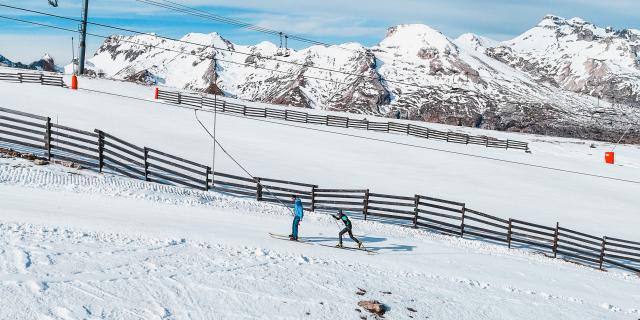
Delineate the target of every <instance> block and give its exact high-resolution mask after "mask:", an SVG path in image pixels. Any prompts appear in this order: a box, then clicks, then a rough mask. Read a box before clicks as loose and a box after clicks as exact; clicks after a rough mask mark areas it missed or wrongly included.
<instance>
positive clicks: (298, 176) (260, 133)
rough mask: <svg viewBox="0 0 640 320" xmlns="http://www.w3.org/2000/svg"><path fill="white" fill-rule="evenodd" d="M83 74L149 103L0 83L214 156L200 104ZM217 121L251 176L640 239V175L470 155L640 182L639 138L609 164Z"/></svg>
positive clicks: (21, 101) (147, 139) (12, 92)
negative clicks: (462, 206) (442, 203)
mask: <svg viewBox="0 0 640 320" xmlns="http://www.w3.org/2000/svg"><path fill="white" fill-rule="evenodd" d="M80 82H81V84H80V86H81V88H86V89H90V88H93V89H96V90H101V91H104V92H110V93H115V94H119V95H127V96H134V97H139V98H142V99H144V100H135V99H128V98H123V97H121V96H114V95H108V94H103V93H97V92H91V91H83V90H80V91H77V92H75V91H73V90H66V89H61V88H56V87H43V86H40V85H25V84H23V85H20V84H14V83H0V95H2V96H3V97H4V99H3V103H2V106H3V107H9V108H14V109H18V110H23V111H26V112H32V113H36V114H40V115H48V116H50V117H51V118H52V121H54V122H58V123H60V124H62V125H67V126H71V127H75V128H78V129H84V130H89V131H92V130H93V129H95V128H98V129H101V130H103V131H105V132H107V133H110V134H112V135H115V136H116V137H119V138H122V139H125V140H127V141H129V142H132V143H134V144H137V145H139V146H148V147H152V148H155V149H159V150H162V151H165V152H169V153H172V154H175V155H177V156H181V157H183V158H186V159H190V160H193V161H197V162H199V163H202V164H207V165H208V164H211V163H212V149H213V145H212V139H211V138H210V137H209V136H208V135H207V133H206V132H205V131H204V130H203V129H202V128H201V127H200V125H199V124H198V122H197V121H196V118H195V115H194V112H193V110H190V109H185V108H179V107H177V106H173V105H166V104H160V103H156V102H154V101H152V97H153V88H152V87H146V86H140V85H134V84H129V83H122V82H115V81H107V80H87V79H81V81H80ZM258 106H264V105H258ZM316 112H319V113H320V112H321V111H316ZM198 116H199V118H200V119H201V120H202V121H203V122H204V123H205V125H206V126H207V127H208V128H209V131H213V130H212V129H213V115H212V114H210V113H206V112H199V114H198ZM368 119H370V120H375V118H373V117H368ZM378 120H380V121H382V120H381V119H378ZM384 121H387V119H385V120H384ZM217 124H218V126H217V129H216V132H217V135H218V139H219V140H220V142H221V143H222V145H223V146H224V147H225V148H226V149H227V150H228V151H229V152H230V153H231V154H232V155H234V156H235V157H236V158H237V159H238V160H239V161H240V162H241V163H242V164H243V165H244V166H245V167H246V168H247V169H248V170H249V171H250V172H251V173H252V174H253V175H254V176H258V177H267V178H275V179H282V180H288V181H298V182H305V183H313V184H316V185H319V186H321V187H324V188H355V189H363V188H364V189H366V188H369V189H370V190H371V191H372V192H377V193H387V194H393V195H403V196H413V195H415V194H421V195H426V196H431V197H437V198H441V199H447V200H453V201H458V202H464V203H466V205H467V207H468V208H472V209H475V210H479V211H482V212H486V213H489V214H492V215H495V216H498V217H503V218H509V217H510V218H516V219H522V220H525V221H530V222H534V223H540V224H543V225H547V226H554V225H555V223H556V222H560V224H561V225H563V226H565V227H567V228H571V229H576V230H580V231H583V232H586V233H590V234H594V235H597V236H602V235H607V236H611V237H617V238H623V239H629V240H639V239H638V234H637V230H636V228H635V226H636V225H638V224H639V223H640V216H639V215H638V214H637V212H638V211H637V205H638V198H637V195H638V191H640V188H639V185H638V183H629V182H622V181H615V180H609V179H603V178H595V177H591V176H584V175H578V174H573V173H567V172H562V171H553V170H547V169H543V168H537V167H530V166H523V165H517V164H513V163H508V162H502V161H496V160H490V159H483V158H477V157H473V156H479V157H491V158H495V159H500V160H508V161H516V162H521V163H526V164H531V165H536V166H546V167H553V168H559V169H563V170H571V171H578V172H584V173H589V174H594V175H601V176H607V177H614V178H620V179H625V180H630V181H640V170H639V168H640V147H638V146H633V145H629V146H625V145H622V146H618V147H616V149H615V151H616V163H617V164H616V165H613V166H611V165H605V164H604V152H605V151H610V150H611V149H612V148H613V146H612V145H610V144H606V143H597V142H596V143H593V144H594V148H591V147H590V146H591V144H592V142H590V141H583V140H573V139H561V138H552V137H540V136H534V135H522V134H515V133H507V132H497V131H487V130H477V129H471V128H462V127H450V126H444V125H435V124H429V126H430V127H431V128H434V129H441V130H445V131H446V130H455V131H459V132H466V133H470V134H473V135H488V136H493V137H496V138H500V139H513V140H520V141H526V142H529V143H530V148H531V149H532V152H533V153H532V154H527V153H525V152H522V151H514V150H498V149H490V148H485V147H482V146H467V145H457V144H452V143H446V142H442V141H434V140H426V139H421V138H416V137H410V136H405V135H395V134H387V133H376V132H368V131H359V130H355V129H339V128H327V127H324V126H317V125H304V124H300V126H301V127H307V128H310V129H322V130H328V131H332V132H335V133H347V134H352V135H358V136H361V137H364V138H373V139H381V140H386V141H387V142H383V141H378V140H368V139H363V138H359V137H353V136H344V135H339V134H335V133H331V132H324V131H322V132H319V131H313V130H307V129H304V128H300V127H290V126H286V125H283V124H282V123H281V122H278V121H271V122H263V121H257V120H255V119H254V120H251V119H247V118H241V117H232V116H228V115H223V114H219V115H218V119H217ZM286 124H291V123H286ZM404 144H411V145H412V146H407V145H404ZM421 147H426V148H435V149H439V150H431V149H423V148H421ZM449 152H454V153H449ZM455 152H457V153H465V154H468V155H461V154H456V153H455ZM216 170H217V171H220V172H226V173H231V174H238V175H244V173H243V172H242V171H241V170H240V169H238V167H237V166H236V165H235V164H234V163H233V162H232V161H231V160H229V158H228V157H226V156H224V155H223V154H222V153H221V152H218V157H217V160H216Z"/></svg>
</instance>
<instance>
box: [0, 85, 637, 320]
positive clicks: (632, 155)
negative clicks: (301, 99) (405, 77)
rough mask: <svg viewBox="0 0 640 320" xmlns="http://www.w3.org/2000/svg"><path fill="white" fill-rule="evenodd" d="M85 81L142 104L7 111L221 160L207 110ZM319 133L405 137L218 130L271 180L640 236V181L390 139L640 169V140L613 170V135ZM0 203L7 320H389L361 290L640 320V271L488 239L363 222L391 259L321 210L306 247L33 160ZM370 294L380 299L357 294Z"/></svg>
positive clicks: (18, 163) (252, 205) (21, 101)
mask: <svg viewBox="0 0 640 320" xmlns="http://www.w3.org/2000/svg"><path fill="white" fill-rule="evenodd" d="M82 86H84V87H85V88H91V89H94V90H100V91H105V92H111V93H115V94H122V95H128V96H135V97H138V98H143V99H145V100H134V99H128V98H123V97H117V96H114V95H108V94H104V93H97V92H90V91H82V90H81V91H78V92H74V91H71V90H67V89H61V88H55V87H43V86H40V85H28V84H12V83H4V82H0V95H1V96H2V97H3V100H2V103H0V106H2V107H7V108H12V109H18V110H22V111H26V112H31V113H36V114H41V115H48V116H51V117H52V119H53V121H54V122H59V123H60V124H62V125H67V126H72V127H76V128H79V129H85V130H92V129H93V128H100V129H102V130H104V131H106V132H108V133H111V134H113V135H115V136H117V137H120V138H123V139H126V140H127V141H131V142H134V143H136V144H138V145H141V146H142V145H146V146H149V147H155V148H158V149H160V150H163V151H168V152H171V153H173V154H176V155H181V156H183V157H185V158H188V159H192V160H196V161H199V162H201V163H203V164H206V163H210V162H211V146H212V143H211V139H210V138H209V137H208V136H207V135H206V133H205V132H204V131H203V130H202V128H200V127H199V126H198V124H197V122H196V120H195V118H194V113H193V111H192V110H188V109H183V108H177V107H175V106H168V105H164V104H160V103H157V102H154V101H151V99H150V98H151V97H152V88H150V87H144V86H138V85H134V84H127V83H120V82H113V81H104V80H86V79H81V87H82ZM199 116H200V118H201V119H203V120H204V121H205V122H206V124H208V125H211V124H212V122H213V121H212V117H211V115H208V114H206V113H199ZM429 125H430V126H431V127H432V128H434V129H440V130H442V129H443V128H444V129H446V128H451V127H446V126H441V125H433V124H429ZM309 127H310V128H321V129H325V130H330V131H334V132H338V133H350V134H356V135H359V136H362V137H367V138H376V139H383V140H387V141H389V142H381V141H372V140H365V139H361V138H357V137H346V136H341V135H336V134H332V133H327V132H318V131H310V130H305V129H300V128H294V127H289V126H283V125H281V124H279V123H278V122H277V121H275V122H270V123H266V122H259V121H255V120H250V119H244V118H238V117H231V116H225V115H219V116H218V127H217V133H218V136H219V138H220V140H221V142H222V144H223V145H224V146H225V147H226V148H227V149H228V150H229V151H230V152H231V153H232V154H234V155H235V156H237V158H238V159H239V160H240V161H241V162H242V163H243V164H244V165H245V166H246V167H247V168H248V169H249V170H250V171H252V173H253V174H254V175H257V176H264V177H272V178H281V179H286V180H293V181H300V182H309V183H311V182H312V183H316V184H319V185H321V186H323V187H339V188H362V187H370V188H371V189H372V190H375V191H376V192H384V193H391V194H398V195H413V194H415V193H421V194H424V195H430V196H435V197H440V198H444V199H449V200H456V201H462V202H466V203H467V206H468V207H470V208H473V209H477V210H481V211H485V212H487V213H490V214H493V215H496V216H500V217H513V218H522V219H524V220H527V221H531V222H539V223H542V224H545V225H553V224H555V222H556V221H560V223H561V224H562V225H565V226H566V227H569V228H573V229H578V230H580V231H585V232H589V233H593V234H596V235H605V234H606V235H609V236H617V237H620V238H626V239H629V240H636V241H638V240H640V239H639V238H638V233H637V226H638V225H639V223H640V217H639V216H638V214H637V212H638V210H637V206H638V204H639V201H638V198H637V195H638V191H640V188H639V187H638V184H634V183H630V182H621V181H615V180H608V179H601V178H594V177H587V176H581V175H576V174H569V173H562V172H558V171H548V170H543V169H539V168H533V167H526V166H520V165H515V164H509V163H505V162H497V161H492V160H484V159H479V158H472V157H468V156H463V155H456V154H451V153H445V152H441V151H435V150H430V149H422V148H418V147H410V146H407V145H398V144H392V143H390V142H400V143H405V144H412V145H416V146H424V147H429V148H437V149H441V150H447V151H453V152H463V153H468V154H471V155H479V156H489V157H494V158H499V159H505V160H511V161H518V162H524V163H530V164H536V165H545V166H551V167H557V168H562V169H568V170H575V171H583V172H588V173H592V174H596V175H603V176H610V177H616V178H621V179H626V180H635V181H637V180H640V172H639V167H640V149H639V148H638V147H637V146H619V147H617V148H616V156H617V165H615V166H606V165H604V164H603V163H602V162H603V159H602V158H603V153H604V151H609V149H610V148H611V146H610V145H607V144H603V143H596V146H597V147H596V148H590V147H589V145H590V144H591V142H588V141H579V140H571V139H560V138H549V137H539V136H530V135H521V134H514V133H504V132H494V131H485V130H476V129H471V128H457V127H454V128H452V129H454V130H456V131H462V132H468V133H470V134H487V135H491V136H494V137H497V138H507V137H508V138H511V139H515V140H523V141H527V142H530V144H531V149H532V151H533V153H532V154H526V153H524V152H518V151H513V150H508V151H507V150H496V149H486V148H484V147H479V146H464V145H454V144H448V143H445V142H438V141H431V140H424V139H418V138H415V137H408V136H402V135H390V134H386V133H373V132H366V131H355V130H353V129H337V128H330V129H329V128H326V127H316V126H309ZM218 160H219V161H218V162H217V163H216V170H219V171H223V172H229V173H236V174H239V173H240V171H239V170H238V169H237V168H236V167H235V166H234V165H233V164H232V163H231V162H230V161H229V160H228V159H226V158H224V156H223V155H222V154H221V153H219V156H218ZM0 201H1V207H0V283H1V284H0V300H1V301H2V304H3V306H4V307H3V308H0V319H360V317H361V316H364V317H366V318H368V319H374V317H372V316H370V315H369V314H366V312H365V311H363V310H361V311H360V312H359V311H356V308H358V306H357V302H358V301H359V300H363V299H377V300H380V301H381V302H383V303H385V304H386V305H387V306H388V307H389V308H390V310H389V311H388V313H387V314H386V315H385V317H386V318H387V319H515V318H517V319H634V320H635V319H638V318H640V278H639V277H638V276H637V275H634V274H631V273H628V272H623V271H620V270H618V269H611V270H609V271H608V272H600V271H597V270H593V269H591V268H588V267H583V266H579V265H576V264H574V263H569V262H565V261H562V260H560V259H551V258H548V257H545V256H544V255H541V254H536V253H533V252H530V251H526V250H522V249H512V250H509V249H507V248H506V247H504V246H499V245H494V244H491V243H488V242H482V241H474V240H466V239H460V238H455V237H447V236H442V235H437V234H433V233H429V232H425V231H420V230H414V229H407V228H403V227H400V226H393V225H382V224H379V223H376V222H371V221H368V222H365V221H355V234H356V235H357V236H361V237H362V239H363V240H364V241H365V243H367V245H368V246H369V247H370V248H371V249H372V250H374V251H375V252H376V253H377V254H367V253H365V252H359V251H355V252H354V251H347V250H338V249H334V248H328V247H324V246H320V245H318V244H327V245H332V244H335V243H336V242H337V239H336V236H337V232H338V231H339V228H338V226H337V225H336V223H335V222H334V221H333V220H332V219H330V218H329V217H327V216H325V215H322V214H314V213H308V214H307V216H306V217H305V220H304V221H303V223H302V225H301V230H302V231H301V236H302V237H303V238H304V239H306V240H309V241H311V242H312V244H297V243H291V242H288V241H282V240H277V239H273V238H271V237H269V235H268V233H269V232H275V233H280V234H288V233H289V228H290V223H291V218H290V216H289V212H288V210H287V209H284V208H281V207H277V206H273V205H269V204H266V203H262V202H255V201H252V200H250V199H241V198H233V197H227V196H223V195H219V194H216V193H212V192H202V191H194V190H188V189H182V188H176V187H171V186H163V185H157V184H152V183H146V182H143V181H137V180H130V179H126V178H122V177H117V176H110V175H101V174H96V173H92V172H88V171H85V170H79V171H78V170H75V169H67V168H62V167H59V166H55V165H52V166H44V167H40V166H34V165H33V164H32V163H30V162H28V161H25V160H20V159H0ZM346 244H352V243H351V242H350V241H347V242H346ZM359 288H362V289H365V290H366V291H367V292H366V293H365V294H364V295H363V296H359V295H356V294H355V293H356V292H357V291H358V290H359ZM408 308H411V309H412V310H416V312H413V311H410V310H409V309H408Z"/></svg>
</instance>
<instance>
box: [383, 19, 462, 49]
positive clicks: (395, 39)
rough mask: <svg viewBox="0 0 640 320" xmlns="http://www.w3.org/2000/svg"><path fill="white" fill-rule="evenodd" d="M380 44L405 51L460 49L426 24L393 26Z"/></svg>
mask: <svg viewBox="0 0 640 320" xmlns="http://www.w3.org/2000/svg"><path fill="white" fill-rule="evenodd" d="M379 46H380V47H382V48H388V49H396V50H397V49H401V50H402V51H403V52H405V53H418V52H420V51H424V50H425V49H434V50H435V51H437V52H446V53H449V52H456V53H457V51H458V50H457V47H456V45H455V44H453V42H451V40H449V38H447V36H445V35H444V34H442V32H440V31H438V30H435V29H433V28H431V27H429V26H427V25H424V24H401V25H397V26H395V27H391V28H389V29H388V30H387V36H386V37H385V38H384V40H382V42H380V44H379Z"/></svg>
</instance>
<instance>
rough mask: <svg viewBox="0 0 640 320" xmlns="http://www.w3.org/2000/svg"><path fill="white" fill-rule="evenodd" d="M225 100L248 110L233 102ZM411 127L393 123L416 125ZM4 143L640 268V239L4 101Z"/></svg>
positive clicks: (155, 178)
mask: <svg viewBox="0 0 640 320" xmlns="http://www.w3.org/2000/svg"><path fill="white" fill-rule="evenodd" d="M217 107H218V108H225V109H227V108H231V109H232V110H234V112H247V110H246V109H243V108H242V107H238V106H235V105H231V106H230V105H229V104H226V103H225V102H221V103H220V104H219V105H217ZM278 111H282V110H278ZM248 112H254V111H248ZM264 112H265V113H266V112H269V111H268V110H267V111H264ZM282 116H283V117H290V118H291V117H297V118H298V120H300V119H301V118H300V117H301V116H300V115H299V114H297V113H294V114H291V115H289V114H288V113H287V114H284V113H283V114H282ZM331 121H333V120H331ZM340 121H342V120H340ZM410 127H411V126H407V128H399V127H393V126H390V127H389V128H390V129H391V128H394V129H407V130H410V129H411V128H410ZM450 139H458V138H452V137H450ZM0 146H1V147H5V148H12V149H16V150H18V151H22V152H31V153H34V154H37V155H39V156H42V157H48V158H50V159H58V160H64V161H70V162H73V163H76V164H79V165H81V166H82V167H84V168H87V169H90V170H95V171H99V172H103V171H107V172H111V173H114V174H119V175H123V176H126V177H129V178H134V179H140V180H146V181H151V182H156V183H161V184H169V185H175V186H180V187H187V188H194V189H200V190H214V191H216V192H220V193H223V194H228V195H232V196H240V197H250V198H253V199H256V200H258V201H266V202H271V203H280V204H284V205H291V196H292V195H296V196H297V197H299V198H300V199H301V200H302V202H303V205H304V206H305V208H307V209H308V210H311V211H325V212H326V211H329V212H335V211H336V210H344V211H346V212H348V213H349V214H351V215H353V214H355V215H360V216H362V217H363V219H365V220H375V221H380V222H383V223H392V224H399V225H404V226H407V227H412V228H424V229H428V230H433V231H436V232H440V233H443V234H447V235H452V236H459V237H467V238H472V239H482V240H489V241H494V242H498V243H504V244H506V245H508V246H509V248H511V247H512V246H516V247H526V248H531V249H533V250H537V251H542V252H544V253H546V254H547V255H548V256H549V257H557V258H562V259H565V260H567V261H571V262H574V263H579V264H583V265H587V266H590V267H593V268H597V269H604V267H616V268H621V269H625V270H629V271H632V272H638V273H640V242H635V241H629V240H623V239H618V238H613V237H598V236H594V235H590V234H587V233H583V232H580V231H576V230H572V229H569V228H566V227H561V226H560V224H559V223H556V225H555V227H550V226H544V225H540V224H536V223H532V222H527V221H522V220H518V219H503V218H499V217H495V216H492V215H489V214H486V213H483V212H480V211H476V210H473V209H469V208H467V207H466V205H465V204H464V203H461V202H456V201H450V200H445V199H439V198H435V197H432V196H425V195H419V194H417V195H412V196H402V195H391V194H382V193H375V192H370V190H369V189H338V188H335V189H329V188H319V187H318V186H317V185H315V184H310V183H302V182H294V181H286V180H282V179H273V178H263V177H251V178H247V177H243V176H239V175H233V174H228V173H222V172H215V173H214V172H212V170H211V168H209V167H208V166H206V165H202V164H199V163H198V162H195V161H191V160H187V159H185V158H183V157H180V156H176V155H173V154H169V153H166V152H163V151H160V150H157V149H154V148H149V147H140V146H137V145H135V144H132V143H130V142H127V141H125V140H123V139H121V138H118V137H115V136H114V135H112V134H109V133H106V132H104V131H101V130H97V129H96V130H94V131H93V132H89V131H84V130H79V129H75V128H71V127H66V126H63V125H59V124H53V123H51V119H50V118H48V117H42V116H38V115H34V114H30V113H25V112H21V111H17V110H11V109H6V108H0Z"/></svg>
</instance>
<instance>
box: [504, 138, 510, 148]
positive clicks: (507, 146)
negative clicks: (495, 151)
mask: <svg viewBox="0 0 640 320" xmlns="http://www.w3.org/2000/svg"><path fill="white" fill-rule="evenodd" d="M505 149H509V139H507V145H506V146H505Z"/></svg>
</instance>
